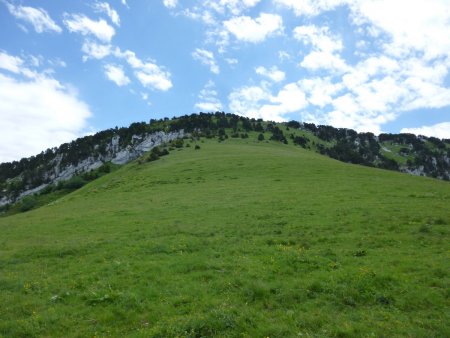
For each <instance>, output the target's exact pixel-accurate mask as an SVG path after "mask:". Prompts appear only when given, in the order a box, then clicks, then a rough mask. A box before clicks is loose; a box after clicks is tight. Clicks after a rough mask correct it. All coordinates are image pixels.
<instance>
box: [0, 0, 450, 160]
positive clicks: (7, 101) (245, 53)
mask: <svg viewBox="0 0 450 338" xmlns="http://www.w3.org/2000/svg"><path fill="white" fill-rule="evenodd" d="M0 24H1V30H0V118H1V121H2V122H1V123H0V161H11V160H16V159H20V158H21V157H23V156H30V155H33V154H36V153H39V152H41V151H42V150H45V149H46V148H48V147H53V146H58V145H59V144H61V143H63V142H68V141H70V140H72V139H74V138H76V137H79V136H83V135H86V134H90V133H93V132H95V131H100V130H103V129H106V128H112V127H115V126H127V125H129V124H130V123H132V122H136V121H148V120H149V119H151V118H162V117H172V116H178V115H184V114H189V113H193V112H199V111H204V112H208V111H216V110H219V111H225V112H231V113H237V114H241V115H245V116H249V117H255V118H259V117H261V118H264V119H266V120H275V121H283V120H290V119H295V120H299V121H305V122H314V123H318V124H330V125H333V126H335V127H346V128H352V129H356V130H358V131H371V132H374V133H376V134H378V133H380V132H392V133H398V132H413V133H416V134H424V135H433V136H437V137H441V138H450V76H449V70H450V38H449V32H450V2H449V1H448V0H395V1H393V0H216V1H212V0H204V1H197V0H190V1H183V0H151V1H137V0H110V1H51V0H34V1H26V0H23V1H18V0H0Z"/></svg>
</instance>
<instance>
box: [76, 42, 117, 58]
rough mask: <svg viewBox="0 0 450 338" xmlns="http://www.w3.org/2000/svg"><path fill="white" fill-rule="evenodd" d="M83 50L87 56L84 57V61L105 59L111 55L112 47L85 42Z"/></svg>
mask: <svg viewBox="0 0 450 338" xmlns="http://www.w3.org/2000/svg"><path fill="white" fill-rule="evenodd" d="M81 50H82V51H83V53H85V55H83V61H87V60H88V59H97V60H100V59H103V58H104V57H106V56H108V55H110V54H111V45H103V44H99V43H97V42H94V41H89V40H87V41H84V43H83V46H82V47H81Z"/></svg>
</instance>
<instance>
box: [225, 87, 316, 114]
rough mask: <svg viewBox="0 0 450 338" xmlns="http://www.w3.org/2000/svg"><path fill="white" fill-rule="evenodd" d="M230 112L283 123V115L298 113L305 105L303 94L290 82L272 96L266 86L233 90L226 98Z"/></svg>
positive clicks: (299, 88)
mask: <svg viewBox="0 0 450 338" xmlns="http://www.w3.org/2000/svg"><path fill="white" fill-rule="evenodd" d="M228 100H229V107H230V110H231V111H232V112H235V113H237V114H241V115H244V116H248V117H253V118H262V119H265V120H270V121H285V120H286V118H285V115H287V114H290V113H294V112H300V111H301V110H303V109H304V108H305V107H306V106H307V105H308V102H307V100H306V96H305V92H304V91H303V89H302V88H301V87H300V85H299V84H298V83H295V82H292V83H288V84H287V85H285V86H284V87H283V88H281V89H280V90H279V91H278V93H277V94H276V95H273V94H272V93H271V92H270V91H269V89H268V88H267V86H264V84H262V85H261V86H248V87H242V88H240V89H237V90H234V91H233V92H231V94H230V95H229V97H228Z"/></svg>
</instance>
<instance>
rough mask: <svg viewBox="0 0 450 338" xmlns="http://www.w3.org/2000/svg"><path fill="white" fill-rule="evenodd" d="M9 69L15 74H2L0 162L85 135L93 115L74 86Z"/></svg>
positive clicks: (36, 74) (0, 86) (44, 75)
mask: <svg viewBox="0 0 450 338" xmlns="http://www.w3.org/2000/svg"><path fill="white" fill-rule="evenodd" d="M3 54H5V53H3ZM7 56H10V58H8V60H16V61H17V59H11V58H17V57H14V56H11V55H7ZM20 60H21V59H20ZM19 63H20V64H23V63H24V61H23V60H21V62H19ZM3 65H5V64H4V63H3ZM2 68H3V69H7V68H6V67H2ZM8 68H10V69H8V70H9V71H12V72H13V73H10V74H8V75H6V74H4V73H1V72H0V119H1V121H2V123H0V162H4V161H12V160H18V159H20V158H22V157H26V156H31V155H35V154H37V153H40V152H41V151H42V150H45V149H47V148H49V147H54V146H59V145H60V144H61V143H64V142H69V141H71V140H73V139H75V138H77V137H80V136H81V135H83V133H84V131H85V129H86V127H87V125H86V124H87V120H88V118H89V117H90V116H91V115H92V114H91V112H90V109H89V107H88V105H87V104H86V103H84V102H83V101H82V100H80V99H79V98H78V96H77V93H76V92H75V90H74V89H73V87H71V86H69V85H66V84H63V83H61V82H59V81H58V80H56V79H54V78H53V77H51V76H50V75H49V74H48V73H38V72H37V71H28V72H27V71H26V67H21V69H20V70H19V71H16V69H14V67H13V68H11V67H9V66H8ZM27 75H28V76H27Z"/></svg>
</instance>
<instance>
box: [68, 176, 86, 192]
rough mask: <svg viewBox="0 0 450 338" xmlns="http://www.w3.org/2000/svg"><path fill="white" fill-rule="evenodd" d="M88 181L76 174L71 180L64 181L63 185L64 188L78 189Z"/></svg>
mask: <svg viewBox="0 0 450 338" xmlns="http://www.w3.org/2000/svg"><path fill="white" fill-rule="evenodd" d="M86 183H87V182H86V181H85V180H84V179H83V178H81V177H80V176H74V177H72V178H71V179H70V180H68V181H66V182H63V183H62V187H63V188H64V189H68V190H76V189H79V188H81V187H82V186H83V185H85V184H86Z"/></svg>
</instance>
